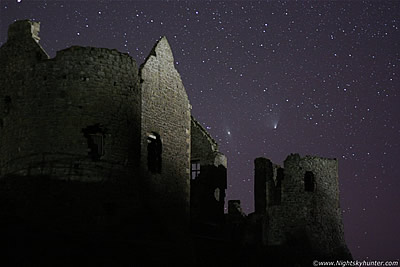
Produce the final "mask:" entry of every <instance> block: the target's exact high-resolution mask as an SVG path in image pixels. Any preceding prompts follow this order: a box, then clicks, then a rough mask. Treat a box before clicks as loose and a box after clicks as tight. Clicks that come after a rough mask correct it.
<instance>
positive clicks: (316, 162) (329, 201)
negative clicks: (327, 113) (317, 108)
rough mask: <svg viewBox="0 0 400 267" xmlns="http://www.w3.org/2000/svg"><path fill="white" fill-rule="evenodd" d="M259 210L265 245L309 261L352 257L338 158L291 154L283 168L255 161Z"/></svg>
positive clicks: (258, 214)
mask: <svg viewBox="0 0 400 267" xmlns="http://www.w3.org/2000/svg"><path fill="white" fill-rule="evenodd" d="M255 207H256V210H255V215H256V216H259V217H262V218H263V219H262V224H263V225H262V233H261V235H262V242H263V243H264V245H265V246H268V247H285V248H287V249H288V251H290V250H292V251H296V252H297V253H299V252H303V255H304V253H305V255H309V256H310V257H312V256H314V257H315V256H317V255H318V256H324V257H325V258H326V257H329V258H337V256H342V257H348V256H349V253H348V250H347V247H346V244H345V240H344V233H343V224H342V216H341V211H340V205H339V186H338V163H337V160H336V159H327V158H320V157H314V156H306V157H300V156H299V155H298V154H291V155H289V156H288V157H287V158H286V160H285V161H284V166H283V168H281V167H280V166H278V165H275V164H273V163H272V162H271V161H270V160H268V159H266V158H257V159H255ZM288 253H289V252H288ZM339 258H340V257H339Z"/></svg>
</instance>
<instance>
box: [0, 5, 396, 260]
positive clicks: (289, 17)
mask: <svg viewBox="0 0 400 267" xmlns="http://www.w3.org/2000/svg"><path fill="white" fill-rule="evenodd" d="M18 19H33V20H36V21H40V22H41V32H40V37H41V41H40V43H41V45H42V46H43V47H44V49H45V50H46V51H47V52H48V53H49V55H50V56H51V57H54V56H55V52H56V51H57V50H61V49H64V48H67V47H69V46H71V45H82V46H96V47H107V48H116V49H118V50H119V51H121V52H126V53H129V54H130V55H131V56H132V57H133V58H135V59H136V61H137V62H138V65H140V64H141V63H142V62H143V61H144V59H145V57H146V56H147V55H148V53H149V52H150V50H151V48H152V46H153V45H154V43H155V42H156V41H157V40H158V39H159V38H160V36H163V35H165V36H167V38H168V41H169V43H170V45H171V47H172V50H173V52H174V56H175V65H176V68H177V69H178V71H179V72H180V74H181V76H182V79H183V82H184V85H185V88H186V90H187V93H188V95H189V99H190V102H191V104H192V106H193V110H192V114H193V115H194V116H195V117H196V118H197V120H199V121H200V122H201V123H203V125H204V127H205V128H206V129H207V130H208V131H209V132H210V133H211V135H212V136H213V137H214V138H215V139H216V141H217V142H218V143H219V144H220V150H221V151H222V152H223V153H224V154H225V155H226V156H227V157H228V190H227V199H241V200H242V206H243V210H244V211H245V212H246V213H250V212H252V211H253V209H254V207H253V168H254V166H253V160H254V158H256V157H259V156H265V157H267V158H270V159H272V161H274V162H275V163H278V164H282V163H283V160H284V159H285V158H286V156H287V155H288V154H290V153H294V152H297V153H300V154H301V155H303V156H304V155H319V156H323V157H330V158H338V160H339V182H340V192H341V195H340V197H341V210H342V213H343V220H344V226H345V237H346V241H347V244H348V246H349V248H350V250H351V252H352V253H353V256H354V257H355V259H370V260H394V259H399V251H400V246H399V238H400V234H399V226H400V201H399V200H400V194H399V189H400V187H399V185H400V181H399V180H400V179H399V178H400V168H397V167H396V165H397V164H398V160H400V139H399V137H400V96H399V94H400V93H399V90H400V81H399V76H400V30H399V28H400V2H399V1H318V2H316V1H312V2H310V1H225V2H224V1H206V0H202V1H177V0H175V1H167V0H165V1H94V0H86V1H51V0H47V1H41V0H34V1H32V0H16V1H11V0H10V1H9V0H1V1H0V45H2V44H3V43H4V42H5V41H6V39H7V28H8V25H9V24H11V23H12V22H14V21H15V20H18Z"/></svg>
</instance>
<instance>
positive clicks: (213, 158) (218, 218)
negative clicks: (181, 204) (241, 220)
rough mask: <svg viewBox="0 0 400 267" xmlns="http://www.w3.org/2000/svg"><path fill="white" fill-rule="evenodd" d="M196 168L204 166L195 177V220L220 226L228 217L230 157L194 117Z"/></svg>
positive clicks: (193, 219)
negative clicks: (226, 155)
mask: <svg viewBox="0 0 400 267" xmlns="http://www.w3.org/2000/svg"><path fill="white" fill-rule="evenodd" d="M191 148H192V149H191V151H192V153H191V160H192V167H193V166H196V164H198V165H197V166H200V172H199V173H198V174H196V175H194V174H195V172H193V170H192V177H191V183H190V185H191V203H190V205H191V206H190V208H191V219H192V222H196V223H212V224H215V225H220V224H222V222H223V219H224V204H225V190H226V183H227V171H226V167H227V166H226V165H227V161H226V157H225V156H224V155H223V154H222V153H220V152H219V151H218V145H217V143H216V142H215V140H214V139H213V138H212V137H211V136H210V134H209V133H208V132H207V131H206V130H205V129H204V128H203V127H202V126H201V125H200V124H199V123H198V122H197V121H196V120H195V119H194V118H193V117H192V122H191Z"/></svg>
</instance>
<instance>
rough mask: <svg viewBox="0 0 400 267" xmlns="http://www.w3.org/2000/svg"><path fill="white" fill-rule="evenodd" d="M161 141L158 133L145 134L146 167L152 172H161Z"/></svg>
mask: <svg viewBox="0 0 400 267" xmlns="http://www.w3.org/2000/svg"><path fill="white" fill-rule="evenodd" d="M161 154H162V143H161V138H160V135H159V134H157V133H155V132H152V133H150V134H149V135H148V136H147V167H148V169H149V171H151V172H152V173H161V166H162V157H161Z"/></svg>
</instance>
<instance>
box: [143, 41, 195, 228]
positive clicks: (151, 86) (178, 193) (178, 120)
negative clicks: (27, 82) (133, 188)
mask: <svg viewBox="0 0 400 267" xmlns="http://www.w3.org/2000/svg"><path fill="white" fill-rule="evenodd" d="M140 77H141V90H142V91H141V93H142V117H141V120H142V121H141V127H142V129H141V139H140V140H141V173H142V177H143V179H144V180H145V183H146V184H147V185H146V188H147V189H148V190H150V192H152V193H150V194H149V195H150V196H152V197H151V198H149V199H148V201H149V202H151V203H153V206H157V207H158V208H157V212H160V213H161V214H160V216H161V217H162V218H165V220H166V225H168V227H170V228H171V229H172V228H174V229H175V228H176V229H175V230H176V232H179V230H177V229H179V228H182V227H183V226H184V225H187V223H188V219H189V205H190V204H189V202H190V108H191V106H190V104H189V100H188V97H187V94H186V91H185V88H184V86H183V83H182V80H181V77H180V75H179V73H178V72H177V70H176V69H175V67H174V58H173V54H172V51H171V48H170V46H169V44H168V41H167V39H166V38H165V37H163V38H161V39H160V40H159V41H158V42H157V43H156V44H155V46H154V48H153V50H152V51H151V53H150V55H149V56H148V57H147V59H146V61H145V62H144V63H143V64H142V65H141V67H140ZM154 137H155V139H157V140H156V141H157V143H158V145H157V149H156V151H155V156H156V161H157V162H156V163H157V164H160V165H161V166H160V168H158V167H157V168H155V169H152V168H150V165H149V161H151V160H152V158H151V157H149V152H150V151H148V149H149V148H150V146H149V142H153V141H152V139H153V138H154ZM149 138H151V140H150V139H149ZM151 147H152V146H151ZM152 154H154V153H151V154H150V155H152ZM160 161H161V162H160ZM167 221H169V222H167Z"/></svg>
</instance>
